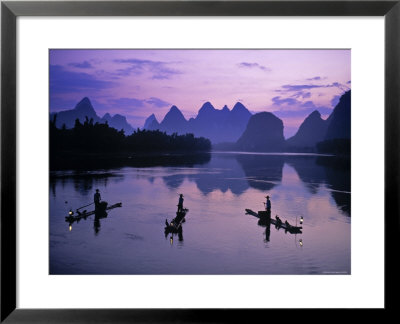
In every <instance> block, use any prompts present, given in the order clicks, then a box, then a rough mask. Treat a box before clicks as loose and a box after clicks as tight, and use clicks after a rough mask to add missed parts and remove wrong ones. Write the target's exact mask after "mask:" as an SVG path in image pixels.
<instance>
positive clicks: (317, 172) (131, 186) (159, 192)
mask: <svg viewBox="0 0 400 324" xmlns="http://www.w3.org/2000/svg"><path fill="white" fill-rule="evenodd" d="M126 162H127V161H125V160H124V161H121V160H119V161H114V162H112V161H108V162H107V163H106V164H105V165H102V164H101V163H100V162H99V161H97V162H95V163H94V162H93V163H88V164H86V165H82V164H79V163H78V161H76V165H80V167H79V168H74V169H72V170H68V169H67V168H66V166H63V168H61V170H57V171H55V170H54V171H51V173H50V272H51V273H54V274H64V273H65V274H67V273H68V274H72V273H76V274H81V273H82V274H94V273H101V274H119V273H122V274H151V273H153V274H218V273H221V274H228V273H233V274H263V273H264V274H301V273H308V274H310V273H324V271H325V270H326V271H333V270H338V271H344V272H345V273H350V215H351V208H350V206H351V204H350V203H351V199H350V197H351V194H350V192H351V190H350V186H351V183H350V161H349V160H345V159H339V158H335V157H330V156H317V155H295V154H288V155H285V154H281V155H273V154H249V153H247V154H244V153H217V152H215V153H212V154H203V155H197V156H193V155H192V156H184V155H167V156H164V157H163V158H160V159H159V158H155V157H154V156H153V157H146V158H143V157H141V158H140V159H136V158H132V159H130V160H129V161H128V163H126ZM96 163H97V164H96ZM88 165H89V166H90V165H92V166H94V165H95V167H89V168H88ZM97 188H100V192H101V194H102V198H103V200H106V201H108V202H109V204H113V203H116V202H120V201H122V208H118V209H115V210H112V211H110V213H109V215H108V216H107V217H106V218H104V219H101V221H100V220H99V219H95V218H90V219H89V218H88V220H87V221H86V220H82V221H81V222H79V224H78V223H74V224H72V229H70V230H69V231H67V234H68V235H65V231H66V230H68V224H66V223H65V220H64V218H65V216H66V215H67V212H68V210H69V209H74V208H78V207H79V206H83V205H85V204H87V203H90V202H92V200H93V193H94V191H95V189H97ZM180 193H183V194H184V195H185V201H184V206H185V207H188V208H189V209H190V212H189V214H188V216H187V221H186V223H185V225H184V228H185V244H184V245H183V236H182V235H181V237H179V240H178V242H180V244H170V243H169V242H165V239H166V237H164V234H162V231H163V229H164V223H165V219H171V218H172V217H173V216H174V215H175V213H176V204H177V202H178V194H180ZM266 194H268V195H270V196H271V201H272V215H273V216H275V214H279V216H280V217H281V218H282V220H283V221H284V220H288V221H289V223H290V224H296V222H297V221H298V218H300V216H304V221H305V223H304V225H303V234H301V235H300V236H298V237H297V238H296V240H297V241H296V242H297V247H298V246H299V242H301V243H302V242H303V239H304V241H305V242H306V243H307V244H306V246H307V248H302V249H301V250H302V253H303V255H299V254H298V250H292V247H291V246H290V245H287V242H288V241H291V240H292V239H291V238H290V237H291V235H286V234H285V231H282V230H281V231H278V230H276V229H275V228H272V227H271V228H269V226H268V227H265V226H264V225H265V224H264V223H262V222H261V223H260V221H259V220H257V219H254V217H251V216H248V215H245V214H244V210H245V208H250V209H253V210H255V211H258V210H262V209H263V208H264V206H263V202H265V196H266ZM257 222H258V225H260V226H262V228H260V229H261V230H262V232H261V233H260V235H261V239H260V238H258V239H257V238H254V234H255V233H257V231H258V229H257V226H254V223H255V224H257ZM86 224H88V225H86ZM275 232H277V233H275ZM170 236H171V235H170ZM170 236H168V238H167V239H170ZM137 237H140V238H141V239H140V240H138V239H132V238H137ZM160 237H161V238H162V239H163V240H160ZM94 238H95V240H94ZM322 241H323V242H325V243H322ZM166 243H168V244H166ZM171 243H172V241H171ZM260 243H261V244H262V246H259V244H260ZM92 245H93V246H92ZM81 246H87V247H88V248H89V250H90V251H91V252H90V253H89V254H87V253H86V252H85V251H84V250H82V249H81ZM301 246H302V244H301ZM167 247H168V248H167ZM295 247H296V246H295ZM95 248H98V249H99V250H96V251H97V252H94V251H93V249H95ZM265 248H267V249H268V250H269V254H268V257H263V254H264V253H265V251H264V249H265ZM171 249H172V250H171ZM175 249H178V250H179V251H180V252H179V253H183V255H181V256H179V255H178V250H177V251H175ZM275 249H276V250H275ZM174 251H175V252H174ZM307 253H310V254H309V255H308V254H307ZM128 256H129V257H128ZM183 256H184V258H183ZM305 256H307V258H305ZM182 258H183V259H182ZM79 260H85V261H84V262H83V263H82V262H81V261H79ZM80 262H81V263H80ZM336 267H337V268H336Z"/></svg>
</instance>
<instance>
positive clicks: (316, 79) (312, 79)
mask: <svg viewBox="0 0 400 324" xmlns="http://www.w3.org/2000/svg"><path fill="white" fill-rule="evenodd" d="M322 79H323V78H321V77H320V76H316V77H313V78H309V79H306V80H307V81H319V80H322Z"/></svg>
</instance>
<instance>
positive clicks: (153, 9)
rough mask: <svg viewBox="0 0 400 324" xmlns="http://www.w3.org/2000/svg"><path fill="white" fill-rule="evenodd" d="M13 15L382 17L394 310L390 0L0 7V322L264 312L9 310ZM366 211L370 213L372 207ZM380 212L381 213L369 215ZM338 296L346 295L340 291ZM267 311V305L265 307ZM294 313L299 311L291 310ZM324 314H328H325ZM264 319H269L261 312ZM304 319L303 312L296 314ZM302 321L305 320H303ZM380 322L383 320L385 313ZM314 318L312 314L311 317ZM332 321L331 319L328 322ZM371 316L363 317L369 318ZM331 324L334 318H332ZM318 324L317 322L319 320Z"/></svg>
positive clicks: (398, 48) (204, 318)
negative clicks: (383, 21) (383, 22)
mask: <svg viewBox="0 0 400 324" xmlns="http://www.w3.org/2000/svg"><path fill="white" fill-rule="evenodd" d="M19 16H383V17H384V18H385V112H384V113H385V179H384V181H385V211H384V213H385V215H384V216H385V308H384V310H376V311H377V313H378V316H381V315H382V311H385V312H386V313H387V311H389V310H394V309H395V307H396V299H395V297H394V296H395V295H394V292H395V291H396V288H397V286H398V283H399V280H398V274H397V273H396V272H397V270H396V267H394V266H392V265H393V264H395V262H396V261H395V260H394V257H393V256H397V255H398V251H397V245H398V244H396V241H395V239H396V238H397V237H399V229H400V218H399V204H400V203H399V201H400V200H399V198H400V195H399V186H398V184H399V155H400V150H399V148H400V147H399V126H400V125H399V121H400V115H399V108H400V76H399V74H400V64H399V63H400V0H395V1H354V0H349V1H320V0H317V1H294V0H292V1H123V2H120V1H116V2H112V1H101V2H98V1H91V2H84V1H82V2H76V1H73V2H72V1H70V2H68V1H37V2H36V1H29V2H28V1H26V2H25V1H2V3H1V296H0V297H1V322H3V321H5V322H6V323H32V322H35V323H89V322H93V323H97V322H101V323H112V322H116V323H128V322H129V323H131V322H135V323H142V322H166V323H167V322H174V323H197V322H213V323H215V322H236V321H238V320H239V319H240V318H241V317H242V316H246V317H247V316H248V319H249V321H250V322H252V320H251V319H254V320H255V318H256V317H259V316H260V318H261V319H263V317H264V319H265V316H267V314H268V316H271V315H272V314H273V313H274V312H275V311H276V310H267V309H257V310H256V309H251V310H245V309H231V310H229V309H212V310H211V309H97V310H94V309H18V308H16V300H17V294H16V271H17V268H16V239H17V234H16V207H17V206H16V195H17V187H16V176H17V174H16V163H17V158H16V132H17V125H16V112H17V110H16V81H17V80H16V37H17V31H16V19H17V17H19ZM371 208H374V206H373V205H372V204H371ZM376 212H377V213H382V212H383V211H379V210H377V211H376ZM344 293H345V292H344ZM266 306H267V305H266ZM297 311H300V310H297ZM327 311H329V310H327ZM267 312H268V313H267ZM303 312H304V310H303ZM303 314H304V313H303ZM385 315H386V314H385ZM313 316H314V315H313ZM333 316H334V315H333ZM368 316H370V315H368ZM332 319H334V318H332ZM320 320H321V319H320Z"/></svg>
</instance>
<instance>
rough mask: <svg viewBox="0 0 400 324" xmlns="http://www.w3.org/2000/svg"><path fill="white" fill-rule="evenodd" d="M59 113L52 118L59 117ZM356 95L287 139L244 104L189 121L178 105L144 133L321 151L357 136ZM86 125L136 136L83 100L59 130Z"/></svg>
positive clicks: (253, 147)
mask: <svg viewBox="0 0 400 324" xmlns="http://www.w3.org/2000/svg"><path fill="white" fill-rule="evenodd" d="M53 116H54V113H53V114H51V115H50V118H53ZM350 117H351V91H347V92H346V93H345V94H343V95H342V96H341V98H340V100H339V103H338V104H337V105H336V106H335V108H334V109H333V111H332V113H331V115H330V116H329V117H328V118H327V119H326V120H324V119H322V118H321V114H320V113H319V112H318V111H317V110H315V111H313V112H312V113H311V114H310V115H309V116H307V117H306V118H305V120H304V121H303V123H302V124H301V125H300V127H299V129H298V131H297V133H296V134H295V135H294V136H292V137H291V138H289V139H287V140H285V138H284V136H283V128H284V125H283V122H282V120H281V119H279V118H278V117H276V116H275V115H274V114H272V113H270V112H261V113H257V114H254V115H252V114H251V113H250V111H249V110H248V109H247V108H246V107H245V106H244V105H243V104H241V103H240V102H238V103H236V104H235V105H234V107H233V108H232V110H230V109H229V108H228V107H227V106H224V107H223V108H222V109H216V108H214V106H213V105H212V104H211V103H210V102H206V103H204V104H203V105H202V107H201V108H200V109H199V111H198V114H197V116H196V117H195V118H190V119H189V120H186V118H185V117H184V116H183V114H182V112H181V111H180V110H179V109H178V107H176V106H172V107H171V108H170V110H169V111H168V113H167V114H166V115H165V116H164V118H163V120H162V121H161V122H160V123H159V122H158V121H157V119H156V117H155V115H154V114H152V115H150V116H149V117H148V118H147V119H146V121H145V123H144V127H143V128H144V129H147V130H160V131H163V132H166V133H167V134H172V133H178V134H186V133H192V134H194V135H195V136H196V137H205V138H208V139H210V140H211V142H212V144H213V147H214V149H217V150H240V151H258V152H282V151H296V152H315V151H316V150H317V144H318V143H321V142H329V141H331V140H334V141H335V140H338V139H339V140H349V139H350V135H351V119H350ZM77 118H78V119H79V120H80V121H81V122H84V121H85V119H86V118H88V119H89V120H90V119H93V122H94V123H96V122H98V123H105V122H107V123H108V125H109V126H110V127H114V128H116V129H118V130H120V129H124V131H125V134H127V135H130V134H131V133H132V132H133V131H134V129H133V127H132V126H131V125H130V124H129V123H128V122H127V120H126V118H125V117H124V116H122V115H118V114H116V115H114V116H111V115H110V114H109V113H106V114H105V115H104V116H103V117H101V118H100V117H99V116H97V114H96V111H95V110H94V108H93V106H92V104H91V102H90V100H89V99H88V98H83V99H82V100H81V101H80V102H79V103H78V104H77V105H76V106H75V108H74V109H71V110H65V111H61V112H58V113H57V119H56V126H57V127H58V128H61V127H62V126H63V125H64V124H65V126H66V127H67V128H72V127H74V124H75V120H76V119H77Z"/></svg>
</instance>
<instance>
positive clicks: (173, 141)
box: [50, 115, 211, 155]
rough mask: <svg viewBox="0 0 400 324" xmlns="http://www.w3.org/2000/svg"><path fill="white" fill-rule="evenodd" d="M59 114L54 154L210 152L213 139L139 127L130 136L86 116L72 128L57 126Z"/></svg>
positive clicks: (52, 124)
mask: <svg viewBox="0 0 400 324" xmlns="http://www.w3.org/2000/svg"><path fill="white" fill-rule="evenodd" d="M56 121H57V115H54V116H53V119H52V120H51V121H50V155H54V154H57V153H61V152H70V153H71V154H93V153H99V154H100V153H102V154H108V153H119V154H120V153H122V152H126V153H140V152H144V153H149V152H208V151H210V149H211V142H210V140H208V139H206V138H204V137H194V135H193V134H185V135H178V134H176V133H173V134H171V135H168V134H166V132H162V131H159V130H153V131H150V130H145V129H144V130H140V129H137V130H135V131H134V132H133V133H132V134H131V135H128V136H126V135H125V132H124V130H117V129H115V128H113V127H110V126H109V125H108V123H107V122H106V123H98V122H96V123H94V122H93V119H89V118H86V120H85V121H84V122H83V123H81V122H80V120H79V119H76V120H75V125H74V127H73V128H71V129H67V128H66V127H65V126H63V127H61V128H57V127H56Z"/></svg>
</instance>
